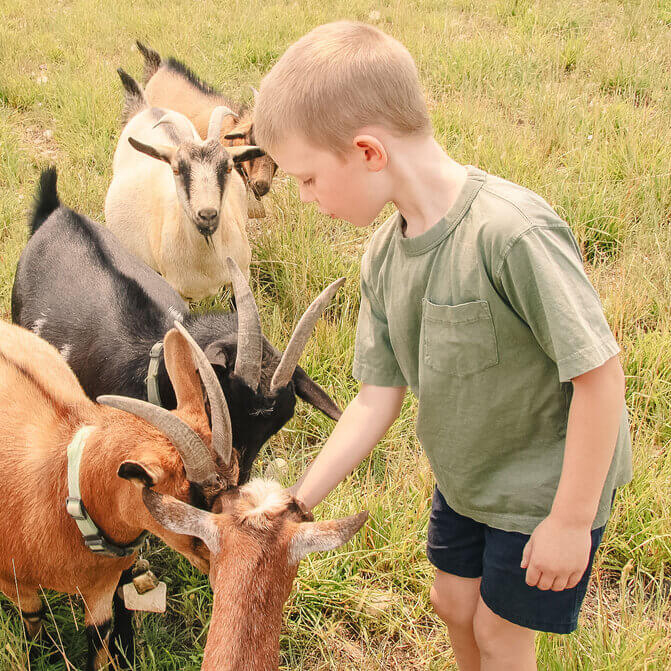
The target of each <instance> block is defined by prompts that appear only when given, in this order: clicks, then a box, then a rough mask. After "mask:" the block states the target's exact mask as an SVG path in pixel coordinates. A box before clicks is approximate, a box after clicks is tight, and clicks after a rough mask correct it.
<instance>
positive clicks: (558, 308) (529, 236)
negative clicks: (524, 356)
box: [497, 226, 620, 382]
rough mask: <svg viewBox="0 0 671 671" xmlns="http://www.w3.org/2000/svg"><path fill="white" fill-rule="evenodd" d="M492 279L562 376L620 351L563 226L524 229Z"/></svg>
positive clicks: (595, 365) (568, 377)
mask: <svg viewBox="0 0 671 671" xmlns="http://www.w3.org/2000/svg"><path fill="white" fill-rule="evenodd" d="M497 279H498V282H499V283H500V286H501V289H502V291H503V293H504V295H505V298H506V299H507V300H508V302H509V303H510V305H511V306H512V308H513V309H514V310H515V312H516V313H517V314H518V315H519V316H520V318H521V319H523V320H524V321H525V322H526V323H527V324H528V326H529V328H530V329H531V330H532V331H533V334H534V336H535V337H536V340H537V341H538V344H539V345H540V347H541V348H542V349H543V351H544V352H545V353H546V354H547V356H548V357H550V359H552V360H553V361H554V362H556V364H557V369H558V373H559V380H560V381H561V382H568V381H569V380H571V379H572V378H574V377H577V376H578V375H582V374H583V373H586V372H588V371H590V370H593V369H594V368H598V367H599V366H601V365H602V364H604V363H605V362H606V361H607V360H608V359H610V358H611V357H613V356H615V355H616V354H617V353H618V352H619V350H620V348H619V347H618V345H617V343H616V342H615V338H614V337H613V334H612V332H611V330H610V327H609V326H608V322H607V321H606V318H605V316H604V314H603V308H602V307H601V302H600V301H599V297H598V296H597V293H596V291H595V290H594V287H593V286H592V285H591V283H590V281H589V279H588V278H587V275H586V274H585V269H584V268H583V264H582V258H581V255H580V250H579V248H578V245H577V243H576V241H575V238H574V237H573V234H572V233H571V230H570V229H569V227H568V226H554V227H535V228H531V229H529V230H527V231H525V232H524V233H523V234H522V235H521V236H520V237H519V238H517V239H516V240H515V241H514V242H513V243H512V244H511V246H510V247H509V248H508V250H507V252H506V253H505V254H504V256H503V259H502V261H501V263H500V265H499V271H498V272H497Z"/></svg>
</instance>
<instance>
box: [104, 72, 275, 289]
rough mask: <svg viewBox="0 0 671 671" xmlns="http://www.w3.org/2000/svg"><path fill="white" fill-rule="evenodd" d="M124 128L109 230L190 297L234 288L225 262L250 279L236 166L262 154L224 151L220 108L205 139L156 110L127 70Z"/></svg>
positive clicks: (243, 196)
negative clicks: (232, 261)
mask: <svg viewBox="0 0 671 671" xmlns="http://www.w3.org/2000/svg"><path fill="white" fill-rule="evenodd" d="M119 76H120V77H121V81H122V82H123V85H124V88H125V90H126V103H125V107H124V119H123V120H124V122H125V127H124V129H123V132H122V134H121V137H120V139H119V144H118V146H117V149H116V152H115V153H114V163H113V172H114V176H113V178H112V183H111V184H110V187H109V190H108V191H107V197H106V199H105V218H106V220H107V225H108V227H109V228H110V229H111V230H112V231H113V232H114V233H115V235H116V236H117V237H118V238H119V240H120V241H121V243H122V244H123V245H124V246H125V247H126V248H127V249H128V250H129V251H130V252H132V253H134V254H136V255H137V256H138V257H139V258H140V259H142V260H143V261H144V262H145V263H146V264H148V265H149V266H150V267H152V268H153V269H154V270H156V271H157V272H159V273H161V275H163V276H164V277H165V279H166V280H167V281H168V282H169V283H170V284H171V285H172V286H173V287H174V288H175V289H176V290H177V291H178V292H179V293H180V294H181V295H182V296H184V297H185V298H188V299H192V300H199V299H201V298H205V297H207V296H211V295H213V294H216V293H217V292H218V291H219V289H220V288H221V287H222V286H223V285H225V284H229V283H230V281H231V280H230V276H229V272H228V266H227V264H226V262H225V261H226V257H227V256H231V257H232V258H233V259H235V261H236V263H237V264H238V266H239V267H240V268H241V270H242V271H243V273H244V274H245V276H246V277H249V263H250V260H251V250H250V247H249V241H248V239H247V232H246V226H247V193H246V189H245V185H244V183H243V181H242V179H241V177H240V175H239V174H238V173H237V171H235V170H233V167H234V164H235V163H238V162H241V161H248V160H250V159H252V158H255V157H258V156H261V155H262V154H263V151H262V150H261V149H260V148H258V147H253V146H247V145H245V146H240V147H226V148H224V147H222V146H221V144H220V143H219V141H218V138H219V133H220V128H221V125H222V122H223V120H224V117H225V116H226V115H227V114H229V113H231V112H230V110H228V109H227V108H225V107H218V108H216V109H215V110H214V111H213V112H212V115H211V117H210V124H209V128H208V134H207V139H206V140H201V138H200V136H199V135H198V133H197V131H196V129H195V127H194V126H193V124H192V123H191V121H189V120H188V119H187V118H186V117H185V116H184V115H182V114H180V113H178V112H174V111H167V110H163V109H159V108H152V107H149V105H148V104H147V101H146V99H145V97H144V93H143V91H142V89H141V88H140V86H139V84H138V83H137V82H136V81H135V80H134V79H132V78H131V77H130V76H128V75H127V74H126V73H125V72H123V71H122V70H119Z"/></svg>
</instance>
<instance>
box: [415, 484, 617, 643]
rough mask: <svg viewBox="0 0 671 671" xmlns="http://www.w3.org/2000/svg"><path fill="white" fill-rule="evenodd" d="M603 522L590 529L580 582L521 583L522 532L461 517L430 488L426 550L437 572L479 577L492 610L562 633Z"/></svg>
mask: <svg viewBox="0 0 671 671" xmlns="http://www.w3.org/2000/svg"><path fill="white" fill-rule="evenodd" d="M604 529H605V527H600V528H599V529H594V530H593V531H592V549H591V552H590V555H589V564H588V565H587V570H586V571H585V574H584V575H583V577H582V578H581V580H580V582H579V583H578V584H577V585H576V586H575V587H573V588H571V589H565V590H562V591H561V592H553V591H552V590H542V589H538V587H529V585H527V584H526V582H525V578H526V569H523V568H520V562H521V561H522V551H523V550H524V546H525V545H526V543H527V541H528V540H529V536H527V535H526V534H520V533H517V532H514V531H502V530H501V529H494V528H492V527H488V526H487V525H486V524H482V523H480V522H476V521H475V520H472V519H471V518H470V517H464V516H463V515H460V514H459V513H458V512H456V511H454V510H452V508H450V506H448V505H447V503H446V502H445V499H444V498H443V495H442V494H441V493H440V492H439V491H438V487H436V489H435V491H434V493H433V502H432V508H431V518H430V520H429V538H428V543H427V547H426V554H427V556H428V558H429V561H430V562H431V563H432V564H433V565H434V566H435V567H436V568H437V569H440V570H441V571H444V572H445V573H451V574H452V575H457V576H461V577H462V578H480V577H482V581H481V582H480V594H481V595H482V600H483V601H484V602H485V603H486V604H487V606H489V608H491V610H493V611H494V612H495V613H496V614H497V615H499V616H500V617H502V618H504V619H505V620H508V621H509V622H513V623H514V624H518V625H520V626H521V627H527V628H528V629H535V630H537V631H549V632H554V633H557V634H568V633H570V632H572V631H573V630H574V629H575V628H576V627H577V625H578V613H579V612H580V606H581V605H582V601H583V599H584V598H585V591H586V590H587V583H588V582H589V576H590V574H591V572H592V562H593V561H594V553H595V552H596V549H597V547H599V543H600V542H601V537H602V536H603V532H604Z"/></svg>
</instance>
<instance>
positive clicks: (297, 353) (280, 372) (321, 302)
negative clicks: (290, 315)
mask: <svg viewBox="0 0 671 671" xmlns="http://www.w3.org/2000/svg"><path fill="white" fill-rule="evenodd" d="M344 281H345V278H344V277H341V278H340V279H338V280H336V281H335V282H332V283H331V284H329V286H327V287H326V289H324V291H322V292H321V293H320V294H319V296H317V298H315V300H314V301H312V304H311V305H310V307H309V308H308V309H307V310H306V311H305V314H304V315H303V316H302V317H301V319H300V321H299V322H298V325H297V326H296V328H295V329H294V333H293V335H292V336H291V340H290V341H289V344H288V345H287V348H286V349H285V350H284V354H282V358H281V359H280V362H279V364H277V368H276V369H275V372H274V373H273V379H272V380H271V381H270V391H271V393H273V392H275V391H277V390H278V389H281V388H282V387H286V386H287V384H289V380H290V379H291V378H292V376H293V374H294V371H295V370H296V366H297V365H298V360H299V359H300V358H301V354H302V353H303V350H304V349H305V345H307V342H308V339H309V337H310V334H311V333H312V329H313V328H314V327H315V324H316V323H317V320H318V319H319V318H320V317H321V315H322V312H324V309H325V308H326V306H327V305H328V304H329V303H330V302H331V299H332V298H333V297H334V296H335V293H336V291H338V289H339V288H340V286H341V285H342V283H343V282H344Z"/></svg>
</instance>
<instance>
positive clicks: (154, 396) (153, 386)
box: [146, 340, 163, 406]
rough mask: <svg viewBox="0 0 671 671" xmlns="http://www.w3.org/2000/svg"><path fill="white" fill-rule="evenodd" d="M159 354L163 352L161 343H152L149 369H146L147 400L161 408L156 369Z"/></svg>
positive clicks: (158, 363)
mask: <svg viewBox="0 0 671 671" xmlns="http://www.w3.org/2000/svg"><path fill="white" fill-rule="evenodd" d="M161 352H163V341H161V340H159V341H158V342H157V343H154V345H153V347H152V348H151V351H150V352H149V368H148V369H147V378H146V383H147V400H148V401H149V402H150V403H153V404H154V405H158V406H162V405H163V404H162V403H161V392H160V391H159V389H158V367H159V365H160V363H161Z"/></svg>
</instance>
